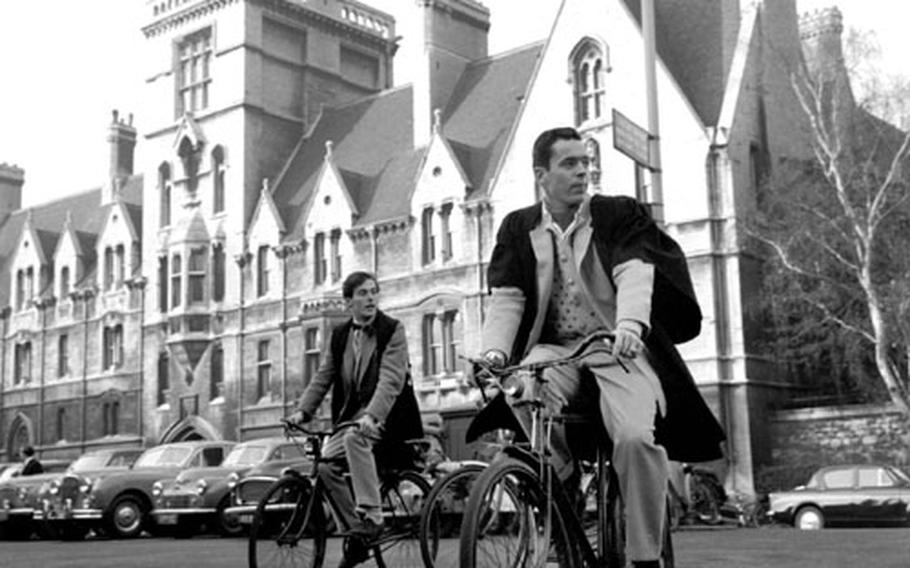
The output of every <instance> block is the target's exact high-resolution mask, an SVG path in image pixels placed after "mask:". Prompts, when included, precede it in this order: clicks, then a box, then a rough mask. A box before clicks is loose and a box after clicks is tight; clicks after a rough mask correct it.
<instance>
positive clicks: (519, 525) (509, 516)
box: [460, 459, 576, 568]
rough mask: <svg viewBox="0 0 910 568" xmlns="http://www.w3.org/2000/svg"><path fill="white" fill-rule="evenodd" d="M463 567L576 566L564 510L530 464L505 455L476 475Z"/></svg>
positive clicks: (465, 527) (463, 532)
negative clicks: (505, 457)
mask: <svg viewBox="0 0 910 568" xmlns="http://www.w3.org/2000/svg"><path fill="white" fill-rule="evenodd" d="M460 537H461V550H460V560H461V562H460V564H461V567H462V568H481V567H483V568H487V567H489V568H494V567H495V568H519V567H521V568H539V567H543V566H546V565H547V564H548V563H557V562H558V564H559V565H560V566H570V567H571V566H575V565H576V562H575V561H574V559H573V558H572V557H571V556H572V555H573V554H574V552H573V550H572V547H570V546H569V536H568V534H567V533H566V528H565V524H564V523H563V520H562V515H561V512H560V511H559V509H558V508H557V507H555V506H553V504H552V501H551V500H550V499H549V498H548V496H547V494H546V491H545V488H544V487H543V483H542V482H541V479H540V477H539V476H538V475H537V472H535V471H534V470H533V469H531V468H530V467H528V466H527V465H526V464H524V463H522V462H520V461H518V460H515V459H505V460H503V461H500V462H497V463H494V464H492V465H490V466H489V467H488V468H487V469H486V470H485V471H483V472H482V473H481V474H480V476H479V477H478V478H477V480H476V481H475V484H474V488H473V489H472V490H471V496H470V498H469V499H468V505H467V510H466V511H465V514H464V523H463V524H462V527H461V535H460Z"/></svg>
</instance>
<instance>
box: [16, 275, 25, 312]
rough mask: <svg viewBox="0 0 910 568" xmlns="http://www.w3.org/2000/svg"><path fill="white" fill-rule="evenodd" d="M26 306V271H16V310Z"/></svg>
mask: <svg viewBox="0 0 910 568" xmlns="http://www.w3.org/2000/svg"><path fill="white" fill-rule="evenodd" d="M23 305H25V270H22V269H21V268H20V269H19V270H17V271H16V310H21V309H22V306H23Z"/></svg>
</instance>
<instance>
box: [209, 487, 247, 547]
mask: <svg viewBox="0 0 910 568" xmlns="http://www.w3.org/2000/svg"><path fill="white" fill-rule="evenodd" d="M229 505H230V499H229V497H228V496H225V498H224V499H222V500H221V502H220V503H218V508H217V509H216V510H215V522H216V523H217V525H216V526H217V528H218V534H220V535H221V536H226V537H232V536H240V535H242V534H243V530H244V526H243V525H242V524H240V517H238V516H237V515H228V514H226V513H225V512H224V510H225V509H227V508H228V506H229Z"/></svg>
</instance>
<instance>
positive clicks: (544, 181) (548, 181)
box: [534, 139, 590, 209]
mask: <svg viewBox="0 0 910 568" xmlns="http://www.w3.org/2000/svg"><path fill="white" fill-rule="evenodd" d="M589 161H590V158H588V152H587V151H586V149H585V145H584V143H583V142H582V141H581V140H565V139H560V140H557V141H556V142H555V143H554V144H553V146H552V151H551V155H550V168H549V169H545V168H541V167H537V168H534V177H535V179H536V180H537V183H538V184H539V185H540V187H541V188H542V189H543V193H544V199H545V200H546V202H547V204H548V205H550V206H551V207H555V208H568V209H575V208H577V207H578V206H579V205H581V202H582V201H584V198H585V195H586V194H587V191H588V164H589Z"/></svg>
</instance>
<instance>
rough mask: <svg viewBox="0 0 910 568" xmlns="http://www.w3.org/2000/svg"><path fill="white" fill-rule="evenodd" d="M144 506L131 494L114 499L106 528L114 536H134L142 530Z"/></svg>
mask: <svg viewBox="0 0 910 568" xmlns="http://www.w3.org/2000/svg"><path fill="white" fill-rule="evenodd" d="M145 513H146V511H145V507H144V506H143V504H142V502H141V501H140V500H139V499H138V498H136V497H134V496H132V495H123V496H121V497H118V498H117V500H116V501H114V505H113V507H111V515H110V520H109V522H108V529H109V530H110V533H111V536H112V537H114V538H135V537H137V536H139V534H140V533H141V532H142V525H143V520H144V518H145Z"/></svg>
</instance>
